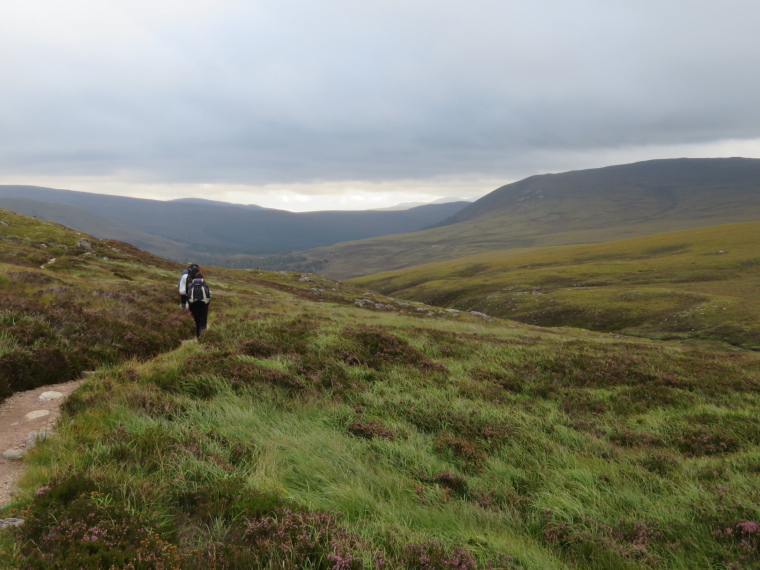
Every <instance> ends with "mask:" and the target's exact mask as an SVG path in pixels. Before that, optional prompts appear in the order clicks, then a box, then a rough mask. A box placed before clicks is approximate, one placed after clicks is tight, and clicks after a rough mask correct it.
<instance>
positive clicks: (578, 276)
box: [350, 222, 760, 350]
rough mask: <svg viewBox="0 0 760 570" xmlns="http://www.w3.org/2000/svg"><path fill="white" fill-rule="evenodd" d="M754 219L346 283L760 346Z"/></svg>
mask: <svg viewBox="0 0 760 570" xmlns="http://www.w3.org/2000/svg"><path fill="white" fill-rule="evenodd" d="M758 235H760V222H749V223H744V224H728V225H720V226H713V227H709V228H703V229H698V230H687V231H681V232H670V233H665V234H657V235H652V236H645V237H639V238H632V239H626V240H617V241H611V242H607V243H602V244H591V245H577V246H561V247H549V248H528V249H515V250H504V251H493V252H489V253H484V254H480V255H474V256H470V257H464V258H461V259H456V260H452V261H448V262H439V263H431V264H427V265H422V266H418V267H413V268H409V269H402V270H398V271H393V272H388V273H381V274H378V275H371V276H368V277H362V278H358V279H354V280H352V281H350V282H352V283H355V284H358V285H361V286H364V287H369V288H371V289H376V290H378V291H382V292H384V293H387V294H391V295H395V296H397V297H401V298H405V299H413V300H417V301H422V302H426V303H431V304H435V305H439V306H443V307H450V308H456V309H461V310H468V311H479V312H484V313H486V314H489V315H493V316H499V317H504V318H510V319H515V320H519V321H521V322H525V323H530V324H536V325H542V326H575V327H583V328H587V329H591V330H599V331H617V332H620V333H624V334H631V335H640V336H647V337H650V338H661V339H673V338H683V339H687V338H701V339H713V340H721V341H725V342H729V343H731V344H735V345H738V346H743V347H745V348H752V349H755V350H760V298H758V291H760V242H758V239H757V236H758Z"/></svg>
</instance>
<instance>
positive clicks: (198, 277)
mask: <svg viewBox="0 0 760 570" xmlns="http://www.w3.org/2000/svg"><path fill="white" fill-rule="evenodd" d="M195 278H196V279H203V273H201V272H200V271H199V272H198V273H196V274H195Z"/></svg>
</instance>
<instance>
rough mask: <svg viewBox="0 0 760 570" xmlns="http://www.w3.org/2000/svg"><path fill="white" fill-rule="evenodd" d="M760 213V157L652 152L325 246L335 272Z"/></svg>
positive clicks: (549, 177)
mask: <svg viewBox="0 0 760 570" xmlns="http://www.w3.org/2000/svg"><path fill="white" fill-rule="evenodd" d="M757 219H760V160H756V159H745V158H726V159H673V160H653V161H646V162H639V163H635V164H628V165H621V166H611V167H608V168H598V169H592V170H582V171H577V172H566V173H563V174H545V175H540V176H532V177H530V178H526V179H525V180H522V181H519V182H515V183H513V184H508V185H507V186H503V187H501V188H499V189H497V190H495V191H494V192H491V193H490V194H488V195H487V196H484V197H483V198H481V199H479V200H477V201H476V202H474V203H473V204H471V205H469V206H467V207H466V208H464V209H462V210H461V211H460V212H458V213H457V214H455V215H454V216H453V217H451V218H449V219H448V220H446V221H444V222H442V224H441V225H440V226H439V227H436V228H432V229H427V230H423V231H419V232H415V233H411V234H405V235H389V236H384V237H378V238H372V239H368V240H362V241H354V242H350V243H340V244H336V245H333V246H330V247H321V248H316V249H314V250H309V251H306V252H301V255H303V257H304V258H305V259H306V260H314V259H319V260H327V264H324V267H323V269H322V270H321V271H322V273H324V274H325V275H329V276H331V277H333V278H336V279H344V278H348V277H355V276H361V275H369V274H372V273H379V272H382V271H389V270H392V269H400V268H402V267H410V266H413V265H419V264H422V263H427V262H431V261H443V260H446V259H455V258H458V257H464V256H466V255H473V254H476V253H482V252H485V251H489V250H497V249H511V248H525V247H537V246H549V245H566V244H573V243H592V242H604V241H609V240H612V239H619V238H624V237H634V236H641V235H647V234H655V233H662V232H667V231H675V230H680V229H689V228H698V227H705V226H711V225H716V224H723V223H731V222H744V221H752V220H757Z"/></svg>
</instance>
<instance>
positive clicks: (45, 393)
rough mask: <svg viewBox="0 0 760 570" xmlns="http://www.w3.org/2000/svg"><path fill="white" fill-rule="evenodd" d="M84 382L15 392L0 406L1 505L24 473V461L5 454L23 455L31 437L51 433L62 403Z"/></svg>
mask: <svg viewBox="0 0 760 570" xmlns="http://www.w3.org/2000/svg"><path fill="white" fill-rule="evenodd" d="M82 382H84V380H82V379H79V380H73V381H71V382H66V383H64V384H54V385H51V386H42V387H40V388H36V389H34V390H29V391H27V392H18V393H16V394H14V395H13V396H11V397H10V398H8V399H7V400H6V401H5V402H4V403H3V404H2V405H1V406H0V454H3V455H0V505H4V504H5V503H7V502H9V501H10V499H11V495H12V494H13V493H14V492H15V491H16V489H17V488H16V483H17V482H18V480H19V478H20V477H21V474H22V473H23V471H24V462H23V460H20V459H9V458H7V457H5V455H14V454H19V452H20V453H23V452H24V451H25V450H26V449H27V447H29V446H31V445H33V439H34V437H35V436H34V435H31V437H30V434H39V435H40V436H41V437H44V435H43V434H45V433H50V432H51V431H52V430H53V428H54V427H55V424H56V421H57V420H58V416H59V415H60V407H61V404H62V403H63V402H64V401H65V400H66V397H67V396H68V395H69V394H71V393H72V392H73V391H74V390H76V389H77V388H78V387H79V385H80V384H82Z"/></svg>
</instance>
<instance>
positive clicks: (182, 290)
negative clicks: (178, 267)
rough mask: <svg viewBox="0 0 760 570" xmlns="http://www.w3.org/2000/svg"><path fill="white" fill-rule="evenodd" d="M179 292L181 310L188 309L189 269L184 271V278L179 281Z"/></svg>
mask: <svg viewBox="0 0 760 570" xmlns="http://www.w3.org/2000/svg"><path fill="white" fill-rule="evenodd" d="M177 289H178V290H179V308H180V309H187V269H183V270H182V276H181V277H180V278H179V281H177Z"/></svg>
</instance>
